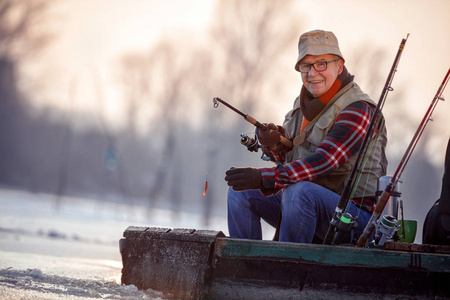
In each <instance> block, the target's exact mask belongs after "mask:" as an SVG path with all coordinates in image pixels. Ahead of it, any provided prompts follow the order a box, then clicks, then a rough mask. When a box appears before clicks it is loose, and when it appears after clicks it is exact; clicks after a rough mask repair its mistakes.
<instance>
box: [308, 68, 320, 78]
mask: <svg viewBox="0 0 450 300" xmlns="http://www.w3.org/2000/svg"><path fill="white" fill-rule="evenodd" d="M317 74H319V72H317V71H316V69H314V66H311V69H309V72H308V76H316V75H317Z"/></svg>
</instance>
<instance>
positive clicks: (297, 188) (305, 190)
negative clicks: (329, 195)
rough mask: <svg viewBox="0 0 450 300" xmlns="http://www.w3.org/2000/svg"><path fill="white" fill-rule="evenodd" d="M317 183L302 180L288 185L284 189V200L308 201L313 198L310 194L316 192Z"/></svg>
mask: <svg viewBox="0 0 450 300" xmlns="http://www.w3.org/2000/svg"><path fill="white" fill-rule="evenodd" d="M315 187H316V185H315V184H314V183H312V182H309V181H301V182H297V183H295V184H292V185H290V186H288V187H286V188H285V189H284V191H283V202H284V201H296V202H307V201H308V200H310V199H311V197H310V196H309V195H310V194H311V193H312V194H314V188H315Z"/></svg>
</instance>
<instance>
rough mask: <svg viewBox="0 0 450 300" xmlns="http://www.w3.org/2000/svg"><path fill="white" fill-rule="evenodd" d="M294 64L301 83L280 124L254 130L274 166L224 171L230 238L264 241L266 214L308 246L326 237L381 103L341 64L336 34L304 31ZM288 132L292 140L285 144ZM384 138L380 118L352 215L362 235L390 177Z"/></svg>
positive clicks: (284, 236) (287, 236) (283, 237)
mask: <svg viewBox="0 0 450 300" xmlns="http://www.w3.org/2000/svg"><path fill="white" fill-rule="evenodd" d="M298 51H299V56H298V59H297V63H296V65H295V69H296V70H297V71H298V72H300V73H301V77H302V82H303V86H302V88H301V91H300V95H299V97H297V99H296V100H295V102H294V107H293V109H292V110H291V111H290V112H288V113H287V114H286V117H285V121H284V124H283V126H275V125H274V124H268V127H269V128H270V130H266V131H262V130H259V131H257V136H258V139H259V142H260V144H261V145H262V146H263V147H264V148H265V151H266V152H267V153H269V156H270V157H272V158H273V161H274V162H275V163H276V164H277V166H276V167H273V168H261V169H255V168H231V169H230V170H228V171H227V172H226V177H225V180H226V181H227V182H228V185H229V186H230V188H229V190H228V229H229V234H230V236H232V237H237V238H247V239H262V232H261V218H262V219H263V220H265V221H266V222H267V223H268V224H270V225H272V226H274V227H276V226H277V223H278V222H279V220H280V217H281V222H280V223H279V224H278V226H279V228H278V230H279V240H280V241H285V242H300V243H311V242H312V241H313V238H316V239H315V241H316V240H317V238H318V239H319V240H320V239H323V238H324V237H325V235H326V232H327V230H328V227H329V224H330V220H331V218H332V216H333V213H334V210H335V208H336V205H337V203H338V201H339V198H340V196H339V194H340V193H341V192H342V189H343V187H344V186H345V184H346V180H347V179H348V176H349V175H350V172H351V169H352V167H353V165H354V164H355V160H356V156H357V154H358V151H359V150H360V148H361V144H362V141H363V139H364V136H365V134H366V132H367V129H368V127H369V124H370V121H371V120H372V118H373V117H374V115H373V113H374V108H375V106H376V104H375V103H374V101H372V100H371V99H370V97H369V96H368V95H366V94H365V93H363V92H362V91H361V89H360V88H359V86H358V85H357V84H356V83H355V82H354V81H353V76H352V75H350V74H349V73H348V71H347V69H346V67H345V66H344V62H345V60H344V57H343V55H342V54H341V51H340V49H339V44H338V41H337V38H336V37H335V35H334V34H333V33H332V32H328V31H323V30H314V31H310V32H306V33H304V34H303V35H301V36H300V39H299V43H298ZM281 135H283V136H285V137H286V138H288V139H289V140H291V141H292V142H293V145H294V146H293V148H292V149H289V148H287V147H286V146H285V145H284V144H281V143H280V136H281ZM386 143H387V138H386V130H385V127H384V123H382V124H381V125H380V126H379V128H377V130H376V134H374V136H373V137H372V139H371V141H370V143H369V147H368V148H369V149H370V151H371V152H370V155H369V156H368V160H367V162H366V163H365V165H364V166H363V170H362V172H361V174H362V175H361V178H360V180H359V184H358V186H357V189H356V192H355V193H354V195H353V198H352V199H351V201H350V204H349V207H348V212H349V213H350V214H351V215H352V216H358V220H357V224H358V226H357V228H356V233H358V232H362V231H363V229H364V227H365V225H366V224H367V222H368V220H369V219H370V216H371V210H372V209H373V208H374V204H375V193H376V190H377V182H378V178H379V177H380V176H383V175H385V174H386V168H387V160H386V156H385V153H384V150H385V147H386Z"/></svg>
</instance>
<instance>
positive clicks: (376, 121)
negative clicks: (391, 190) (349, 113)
mask: <svg viewBox="0 0 450 300" xmlns="http://www.w3.org/2000/svg"><path fill="white" fill-rule="evenodd" d="M408 37H409V34H408V35H407V36H406V38H404V39H402V41H401V42H400V46H399V48H398V51H397V55H396V56H395V59H394V63H393V64H392V67H391V70H390V72H389V75H388V78H387V80H386V83H385V85H384V88H383V91H382V93H381V96H380V99H379V100H378V103H377V106H376V107H375V111H374V113H373V118H372V120H371V121H370V123H369V127H368V129H367V133H366V135H365V137H364V139H363V141H362V144H361V149H360V150H359V153H358V156H357V158H356V161H355V165H354V166H353V169H352V171H351V172H350V176H349V179H348V181H347V183H346V185H345V187H344V189H343V191H342V193H341V197H340V199H339V202H338V204H337V206H336V210H335V211H334V214H333V217H332V218H331V221H330V225H329V227H328V231H327V234H326V235H325V238H324V240H323V244H325V245H331V243H332V242H333V237H334V235H335V233H336V230H337V228H338V225H339V224H340V222H341V217H342V214H343V212H344V209H345V208H346V207H347V204H348V201H349V200H350V196H351V193H352V191H353V189H354V185H355V179H356V176H357V173H358V171H359V170H360V164H361V160H362V159H363V157H365V155H366V153H367V147H368V145H369V141H370V140H371V139H372V135H373V133H374V131H375V129H376V128H377V127H378V126H379V125H380V122H381V121H382V119H383V117H382V116H381V110H382V108H383V106H384V102H385V101H386V97H387V94H388V92H390V91H393V88H392V87H391V84H392V81H393V79H394V75H395V72H397V66H398V63H399V62H400V57H401V55H402V53H403V49H404V48H405V44H406V41H407V39H408ZM347 220H348V216H347V217H345V218H344V219H343V220H342V221H343V222H344V221H347ZM339 227H342V226H339Z"/></svg>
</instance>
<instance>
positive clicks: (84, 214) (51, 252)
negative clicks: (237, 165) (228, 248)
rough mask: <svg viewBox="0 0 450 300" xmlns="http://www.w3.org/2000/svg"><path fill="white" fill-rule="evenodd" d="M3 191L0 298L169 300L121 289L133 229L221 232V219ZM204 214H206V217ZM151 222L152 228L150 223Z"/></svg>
mask: <svg viewBox="0 0 450 300" xmlns="http://www.w3.org/2000/svg"><path fill="white" fill-rule="evenodd" d="M55 198H56V196H54V195H45V194H33V193H29V192H24V191H13V190H7V189H0V299H98V298H103V299H167V298H170V295H162V294H161V293H160V292H158V291H153V290H146V291H139V290H138V289H137V288H136V287H135V286H133V285H129V286H126V285H121V283H120V277H121V270H122V259H121V256H120V252H119V240H120V238H122V235H123V232H124V231H125V229H126V228H127V227H128V226H157V227H168V228H175V227H178V228H195V229H210V230H221V231H223V232H224V233H225V234H227V232H225V230H226V219H225V217H224V216H216V217H214V218H213V220H212V221H211V225H210V226H208V228H203V225H202V216H201V215H200V214H194V213H179V214H178V216H177V218H173V217H172V216H173V212H171V211H168V210H164V209H155V210H154V211H153V212H152V214H151V217H150V218H149V217H148V215H147V210H146V209H145V208H139V207H136V206H135V207H131V206H127V205H123V204H121V203H110V202H99V201H94V200H86V199H79V198H68V197H65V198H63V200H62V201H61V202H60V206H59V208H58V209H55ZM199 211H201V210H199ZM150 219H151V221H149V220H150Z"/></svg>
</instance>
